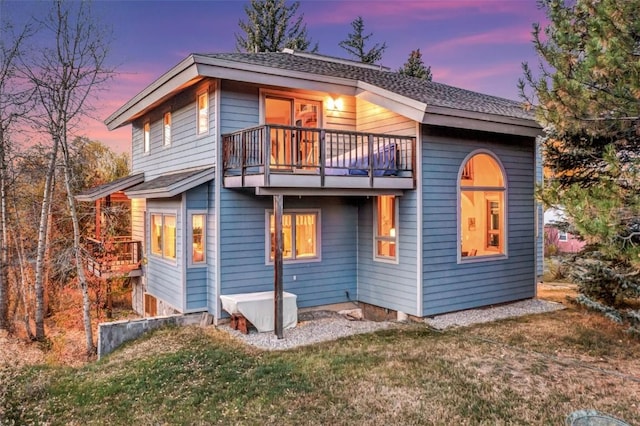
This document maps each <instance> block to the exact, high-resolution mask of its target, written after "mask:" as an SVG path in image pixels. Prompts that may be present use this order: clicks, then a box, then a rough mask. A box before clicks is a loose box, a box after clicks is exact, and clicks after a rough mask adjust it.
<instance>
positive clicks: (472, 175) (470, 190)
mask: <svg viewBox="0 0 640 426" xmlns="http://www.w3.org/2000/svg"><path fill="white" fill-rule="evenodd" d="M459 184H460V187H459V188H460V198H459V206H460V216H459V218H460V223H459V230H460V246H459V250H460V256H461V258H463V259H471V258H474V257H478V256H495V255H504V254H506V241H507V236H506V220H505V214H506V209H505V194H506V191H507V188H506V183H505V177H504V171H503V169H502V166H501V165H500V163H499V162H498V160H497V159H496V158H495V157H493V155H492V154H490V153H488V152H479V153H477V154H475V155H473V156H471V157H470V158H469V159H468V160H467V161H465V163H464V164H463V165H462V166H461V169H460V182H459Z"/></svg>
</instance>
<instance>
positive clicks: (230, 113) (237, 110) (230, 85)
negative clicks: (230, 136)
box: [220, 80, 260, 134]
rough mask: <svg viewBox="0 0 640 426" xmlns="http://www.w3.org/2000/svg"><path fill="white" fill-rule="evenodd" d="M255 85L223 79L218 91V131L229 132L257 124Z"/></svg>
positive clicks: (257, 97)
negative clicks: (220, 88)
mask: <svg viewBox="0 0 640 426" xmlns="http://www.w3.org/2000/svg"><path fill="white" fill-rule="evenodd" d="M259 100H260V96H259V92H258V88H257V87H252V86H247V85H240V84H237V83H234V82H229V81H226V80H225V81H223V82H222V90H221V93H220V133H221V134H225V133H231V132H235V131H236V130H240V129H244V128H247V127H253V126H257V125H258V124H259V122H258V121H259Z"/></svg>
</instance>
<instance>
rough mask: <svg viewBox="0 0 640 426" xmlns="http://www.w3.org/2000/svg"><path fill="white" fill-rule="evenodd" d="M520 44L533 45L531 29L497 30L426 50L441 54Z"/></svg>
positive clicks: (446, 41)
mask: <svg viewBox="0 0 640 426" xmlns="http://www.w3.org/2000/svg"><path fill="white" fill-rule="evenodd" d="M519 43H525V44H526V43H531V30H530V29H528V28H522V27H511V28H496V29H495V30H491V31H487V32H484V33H478V34H471V35H467V36H463V37H457V38H452V39H449V40H445V41H442V42H439V43H435V44H432V45H430V46H428V47H427V48H426V49H424V50H425V51H426V52H428V53H439V52H450V51H454V50H456V49H460V48H465V47H470V46H480V45H496V44H519Z"/></svg>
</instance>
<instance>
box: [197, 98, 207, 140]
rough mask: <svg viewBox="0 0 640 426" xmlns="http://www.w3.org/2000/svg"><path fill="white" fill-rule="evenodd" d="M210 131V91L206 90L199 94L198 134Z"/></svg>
mask: <svg viewBox="0 0 640 426" xmlns="http://www.w3.org/2000/svg"><path fill="white" fill-rule="evenodd" d="M208 131H209V93H208V92H204V93H201V94H199V95H198V134H199V135H202V134H205V133H207V132H208Z"/></svg>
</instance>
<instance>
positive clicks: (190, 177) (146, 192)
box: [125, 167, 215, 198]
mask: <svg viewBox="0 0 640 426" xmlns="http://www.w3.org/2000/svg"><path fill="white" fill-rule="evenodd" d="M214 171H215V169H214V168H213V167H207V168H200V169H191V170H182V171H179V172H177V173H170V174H165V175H161V176H158V177H157V178H155V179H151V180H150V181H147V182H144V183H141V184H139V185H136V186H134V187H132V188H129V189H128V190H126V191H125V194H127V196H128V197H130V198H171V197H175V196H176V195H178V194H181V193H183V192H185V191H188V190H189V189H191V188H195V187H196V186H198V185H201V184H203V183H205V182H208V181H210V180H212V179H213V178H214Z"/></svg>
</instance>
